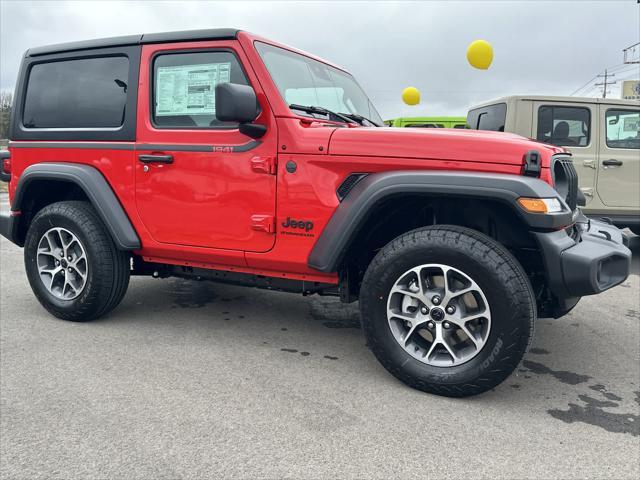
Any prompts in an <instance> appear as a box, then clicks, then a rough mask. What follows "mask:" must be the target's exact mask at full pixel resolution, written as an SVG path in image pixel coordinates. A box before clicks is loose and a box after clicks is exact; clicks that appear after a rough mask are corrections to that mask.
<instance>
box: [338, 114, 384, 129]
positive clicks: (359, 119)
mask: <svg viewBox="0 0 640 480" xmlns="http://www.w3.org/2000/svg"><path fill="white" fill-rule="evenodd" d="M340 115H344V116H345V117H348V118H351V119H352V120H355V121H356V122H358V123H359V124H360V125H362V126H364V122H369V123H370V124H371V125H373V126H374V127H381V126H382V125H380V124H378V123H376V122H374V121H373V120H371V119H370V118H367V117H365V116H363V115H359V114H357V113H340Z"/></svg>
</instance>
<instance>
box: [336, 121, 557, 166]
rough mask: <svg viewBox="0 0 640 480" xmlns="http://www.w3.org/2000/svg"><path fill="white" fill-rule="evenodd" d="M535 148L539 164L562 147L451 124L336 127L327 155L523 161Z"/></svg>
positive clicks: (504, 161)
mask: <svg viewBox="0 0 640 480" xmlns="http://www.w3.org/2000/svg"><path fill="white" fill-rule="evenodd" d="M529 150H537V151H538V152H540V154H541V157H542V166H543V167H549V162H550V159H551V156H552V155H554V154H556V153H562V152H565V150H564V149H562V148H559V147H554V146H553V145H547V144H545V143H540V142H536V141H534V140H530V139H528V138H525V137H521V136H519V135H515V134H513V133H505V132H490V131H483V130H465V129H453V128H338V129H336V130H335V132H334V133H333V135H332V136H331V141H330V143H329V154H330V155H357V156H368V157H371V156H374V157H399V158H419V159H425V160H426V159H432V160H452V161H459V162H464V161H467V162H469V161H472V162H483V163H501V164H512V165H522V162H523V157H524V155H525V154H526V153H527V152H528V151H529Z"/></svg>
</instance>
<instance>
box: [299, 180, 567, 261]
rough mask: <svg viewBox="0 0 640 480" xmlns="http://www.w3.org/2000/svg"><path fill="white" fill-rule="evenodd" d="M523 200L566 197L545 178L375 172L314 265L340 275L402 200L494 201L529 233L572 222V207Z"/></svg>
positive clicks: (347, 202)
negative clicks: (553, 210)
mask: <svg viewBox="0 0 640 480" xmlns="http://www.w3.org/2000/svg"><path fill="white" fill-rule="evenodd" d="M519 197H535V198H550V197H554V198H558V199H560V198H559V195H558V193H557V192H556V191H555V190H554V189H553V188H552V187H551V186H550V185H548V184H547V183H545V182H543V181H542V180H539V179H535V178H531V177H524V176H519V175H509V174H488V173H478V172H464V173H460V172H448V171H400V172H397V171H396V172H383V173H376V174H370V175H368V176H367V177H365V178H364V179H363V180H361V181H360V182H358V183H357V184H356V185H355V186H354V187H353V189H352V190H351V191H350V192H349V193H348V195H347V196H346V198H345V199H344V201H343V202H341V203H340V205H339V206H338V208H337V209H336V211H335V212H334V214H333V216H332V217H331V219H330V220H329V222H328V224H327V225H326V227H325V228H324V230H323V232H322V234H321V235H320V237H319V238H318V241H317V242H316V244H315V245H314V247H313V249H312V251H311V253H310V255H309V258H308V265H309V266H310V267H311V268H313V269H316V270H319V271H322V272H335V271H337V270H338V268H339V266H340V263H341V262H342V260H343V258H344V256H345V254H346V253H347V251H348V249H349V247H350V246H351V245H352V243H353V241H354V240H355V239H356V238H357V236H358V234H359V233H360V232H362V230H363V229H364V227H365V226H366V225H367V222H370V221H371V219H372V218H375V216H376V215H377V214H378V212H379V211H380V207H381V206H382V205H385V204H388V203H389V202H393V201H397V200H398V199H400V202H403V201H406V200H407V199H415V198H425V199H429V200H428V201H431V202H433V201H434V200H435V201H436V202H438V203H444V202H455V201H456V200H464V201H467V202H474V204H478V203H477V202H484V203H485V204H486V203H491V204H495V205H499V206H502V208H504V209H505V210H504V211H505V212H508V213H509V215H510V216H511V217H512V218H514V219H518V221H519V222H521V223H522V224H523V225H524V226H526V227H527V229H529V228H532V229H554V228H558V227H561V226H565V225H569V224H570V223H571V218H572V212H571V211H570V210H569V209H568V207H566V205H565V211H563V212H560V213H558V214H547V215H539V214H531V213H528V212H525V211H524V210H523V209H521V208H518V206H517V202H516V201H517V199H518V198H519ZM561 201H562V200H561ZM562 203H563V205H564V202H563V201H562ZM439 223H442V222H439ZM427 225H428V223H427ZM423 226H424V225H423Z"/></svg>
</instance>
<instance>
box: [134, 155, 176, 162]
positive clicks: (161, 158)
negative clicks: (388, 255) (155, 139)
mask: <svg viewBox="0 0 640 480" xmlns="http://www.w3.org/2000/svg"><path fill="white" fill-rule="evenodd" d="M138 160H140V161H141V162H142V163H173V155H138Z"/></svg>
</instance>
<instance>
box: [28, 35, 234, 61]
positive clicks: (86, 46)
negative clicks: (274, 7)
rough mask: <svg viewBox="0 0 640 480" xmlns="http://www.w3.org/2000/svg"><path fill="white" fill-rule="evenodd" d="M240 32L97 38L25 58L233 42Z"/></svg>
mask: <svg viewBox="0 0 640 480" xmlns="http://www.w3.org/2000/svg"><path fill="white" fill-rule="evenodd" d="M239 31H240V30H237V29H234V28H208V29H203V30H183V31H180V32H162V33H144V34H142V35H125V36H122V37H110V38H98V39H95V40H84V41H81V42H69V43H59V44H56V45H46V46H43V47H36V48H30V49H29V50H27V53H26V54H25V55H26V56H27V57H37V56H39V55H49V54H52V53H61V52H73V51H78V50H90V49H94V48H109V47H124V46H130V45H143V44H146V43H170V42H190V41H198V40H234V39H236V38H237V35H238V32H239Z"/></svg>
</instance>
